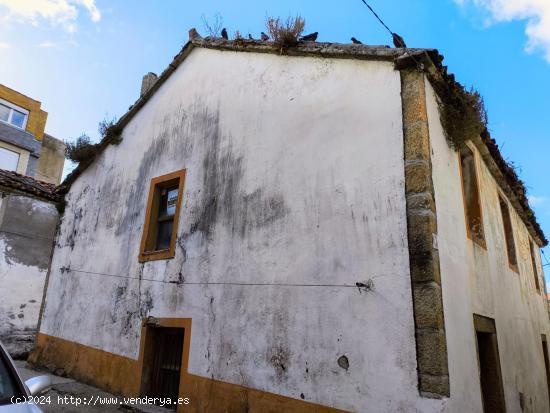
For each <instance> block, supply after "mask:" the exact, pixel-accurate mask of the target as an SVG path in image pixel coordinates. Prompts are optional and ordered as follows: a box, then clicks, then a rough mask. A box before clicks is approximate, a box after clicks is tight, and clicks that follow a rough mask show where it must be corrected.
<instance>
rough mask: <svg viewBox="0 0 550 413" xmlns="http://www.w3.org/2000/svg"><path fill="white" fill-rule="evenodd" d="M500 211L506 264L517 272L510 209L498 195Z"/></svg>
mask: <svg viewBox="0 0 550 413" xmlns="http://www.w3.org/2000/svg"><path fill="white" fill-rule="evenodd" d="M498 200H499V203H500V213H501V215H502V224H503V229H504V238H505V240H506V253H507V255H508V264H509V265H510V268H511V269H513V270H514V271H516V272H518V260H517V257H516V244H515V243H514V230H513V228H512V220H511V219H510V209H509V208H508V203H507V202H506V201H505V200H504V199H503V198H502V197H501V196H500V195H499V197H498Z"/></svg>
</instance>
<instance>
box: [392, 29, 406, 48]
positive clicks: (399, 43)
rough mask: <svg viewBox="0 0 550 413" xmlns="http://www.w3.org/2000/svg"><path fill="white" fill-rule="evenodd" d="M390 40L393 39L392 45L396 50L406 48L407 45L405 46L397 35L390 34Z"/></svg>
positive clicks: (403, 41)
mask: <svg viewBox="0 0 550 413" xmlns="http://www.w3.org/2000/svg"><path fill="white" fill-rule="evenodd" d="M391 36H392V38H393V45H394V46H395V47H397V48H400V47H404V48H406V47H407V45H406V44H405V40H404V39H403V38H402V37H401V36H399V35H398V34H397V33H392V34H391Z"/></svg>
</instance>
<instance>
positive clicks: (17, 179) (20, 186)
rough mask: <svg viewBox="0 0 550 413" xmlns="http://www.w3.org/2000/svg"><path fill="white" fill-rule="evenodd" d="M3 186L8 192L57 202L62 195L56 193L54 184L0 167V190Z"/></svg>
mask: <svg viewBox="0 0 550 413" xmlns="http://www.w3.org/2000/svg"><path fill="white" fill-rule="evenodd" d="M4 188H5V189H6V191H8V192H12V193H15V194H19V195H26V196H29V197H31V198H37V199H41V200H43V201H49V202H54V203H57V202H59V201H61V200H62V197H61V196H60V195H59V194H57V193H56V186H55V185H54V184H50V183H47V182H43V181H39V180H37V179H34V178H32V177H30V176H27V175H21V174H19V173H17V172H14V171H8V170H5V169H0V191H2V190H3V189H4Z"/></svg>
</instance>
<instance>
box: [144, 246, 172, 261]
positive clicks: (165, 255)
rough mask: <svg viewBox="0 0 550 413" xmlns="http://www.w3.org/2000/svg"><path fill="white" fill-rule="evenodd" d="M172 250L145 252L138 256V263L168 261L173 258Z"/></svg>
mask: <svg viewBox="0 0 550 413" xmlns="http://www.w3.org/2000/svg"><path fill="white" fill-rule="evenodd" d="M174 255H175V254H174V250H172V249H166V250H159V251H147V252H142V253H141V254H139V258H138V261H139V262H148V261H157V260H169V259H171V258H174Z"/></svg>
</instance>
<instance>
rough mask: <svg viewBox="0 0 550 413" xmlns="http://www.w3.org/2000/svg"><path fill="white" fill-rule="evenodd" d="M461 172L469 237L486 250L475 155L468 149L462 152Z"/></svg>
mask: <svg viewBox="0 0 550 413" xmlns="http://www.w3.org/2000/svg"><path fill="white" fill-rule="evenodd" d="M460 170H461V174H462V189H463V196H464V209H465V215H466V230H467V233H468V237H469V238H470V239H471V240H472V241H474V242H475V243H477V244H478V245H481V246H482V247H484V248H485V246H486V245H485V233H484V231H483V217H482V215H481V202H480V197H479V187H478V182H477V174H476V166H475V158H474V153H473V152H472V150H471V149H470V148H468V147H465V148H464V149H463V150H462V151H461V152H460Z"/></svg>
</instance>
